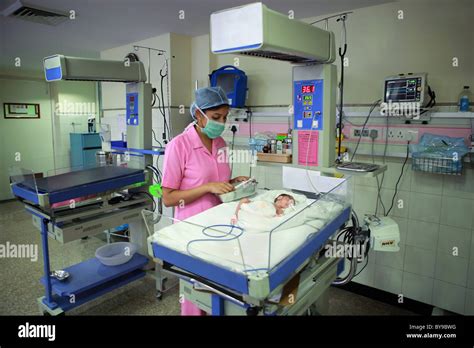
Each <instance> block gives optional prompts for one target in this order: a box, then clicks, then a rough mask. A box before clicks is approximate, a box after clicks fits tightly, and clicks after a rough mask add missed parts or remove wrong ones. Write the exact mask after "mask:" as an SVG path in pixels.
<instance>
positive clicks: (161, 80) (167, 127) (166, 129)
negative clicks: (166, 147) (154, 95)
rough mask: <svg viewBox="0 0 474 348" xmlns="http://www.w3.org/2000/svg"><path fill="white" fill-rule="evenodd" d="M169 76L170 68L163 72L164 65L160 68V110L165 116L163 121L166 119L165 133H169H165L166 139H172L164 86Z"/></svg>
mask: <svg viewBox="0 0 474 348" xmlns="http://www.w3.org/2000/svg"><path fill="white" fill-rule="evenodd" d="M165 64H166V61H165ZM167 76H168V69H167V71H166V73H165V74H163V67H162V68H161V69H160V95H161V101H160V112H161V115H162V116H163V121H164V128H165V129H164V132H165V134H166V133H167V135H165V137H166V139H168V140H169V139H171V132H170V128H169V126H168V121H167V120H166V109H165V95H164V90H163V89H164V87H163V81H164V79H165V77H167Z"/></svg>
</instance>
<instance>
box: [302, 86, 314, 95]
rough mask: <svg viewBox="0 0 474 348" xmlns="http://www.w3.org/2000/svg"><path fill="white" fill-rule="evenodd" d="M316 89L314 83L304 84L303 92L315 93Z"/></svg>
mask: <svg viewBox="0 0 474 348" xmlns="http://www.w3.org/2000/svg"><path fill="white" fill-rule="evenodd" d="M314 89H315V86H314V85H302V86H301V93H314Z"/></svg>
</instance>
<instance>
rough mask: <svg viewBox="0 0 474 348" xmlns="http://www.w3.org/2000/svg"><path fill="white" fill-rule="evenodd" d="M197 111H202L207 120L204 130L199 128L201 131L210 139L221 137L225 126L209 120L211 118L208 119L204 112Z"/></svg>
mask: <svg viewBox="0 0 474 348" xmlns="http://www.w3.org/2000/svg"><path fill="white" fill-rule="evenodd" d="M197 109H198V110H199V111H201V113H202V114H203V115H204V117H205V118H207V123H206V126H205V127H204V128H202V127H199V126H198V127H199V128H201V131H202V132H203V133H204V134H206V135H207V136H208V137H209V138H210V139H215V138H217V137H220V136H221V134H222V133H223V132H224V129H225V124H224V123H220V122H217V121H214V120H211V119H209V117H207V115H206V114H205V113H204V111H202V110H201V109H200V108H197ZM196 125H197V122H196Z"/></svg>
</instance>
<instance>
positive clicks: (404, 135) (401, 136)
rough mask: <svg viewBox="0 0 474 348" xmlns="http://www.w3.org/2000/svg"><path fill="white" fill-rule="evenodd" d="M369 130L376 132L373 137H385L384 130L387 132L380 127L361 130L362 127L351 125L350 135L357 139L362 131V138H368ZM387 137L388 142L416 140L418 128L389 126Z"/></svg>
mask: <svg viewBox="0 0 474 348" xmlns="http://www.w3.org/2000/svg"><path fill="white" fill-rule="evenodd" d="M371 131H376V132H377V136H376V137H375V139H385V132H387V131H386V129H385V128H384V129H383V130H382V129H380V128H370V127H367V128H364V130H362V127H353V128H352V129H351V137H352V138H355V139H357V138H359V137H361V132H362V139H368V140H370V139H371V138H370V132H371ZM387 137H388V141H389V142H399V141H400V142H405V141H412V142H413V141H417V140H418V129H412V128H407V127H403V128H402V127H400V128H392V127H390V128H389V129H388V133H387Z"/></svg>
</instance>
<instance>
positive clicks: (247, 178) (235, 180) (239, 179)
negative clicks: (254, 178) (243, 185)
mask: <svg viewBox="0 0 474 348" xmlns="http://www.w3.org/2000/svg"><path fill="white" fill-rule="evenodd" d="M249 179H250V177H249V176H237V177H235V178H233V179H230V183H231V184H234V183H236V182H241V181H247V180H249Z"/></svg>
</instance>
